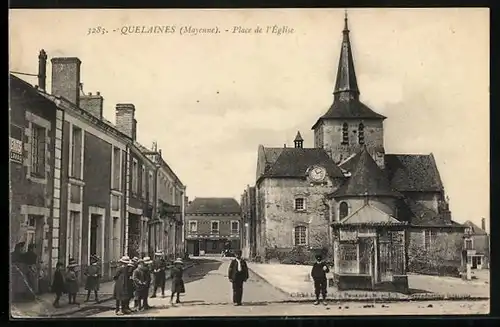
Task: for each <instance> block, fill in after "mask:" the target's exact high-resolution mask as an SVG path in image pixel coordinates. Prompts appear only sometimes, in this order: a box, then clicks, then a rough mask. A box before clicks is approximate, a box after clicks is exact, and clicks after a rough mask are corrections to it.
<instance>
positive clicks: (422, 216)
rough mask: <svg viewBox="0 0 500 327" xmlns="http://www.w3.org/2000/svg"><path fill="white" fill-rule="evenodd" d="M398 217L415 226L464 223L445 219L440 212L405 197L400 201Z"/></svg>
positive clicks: (440, 225) (453, 225)
mask: <svg viewBox="0 0 500 327" xmlns="http://www.w3.org/2000/svg"><path fill="white" fill-rule="evenodd" d="M398 217H401V218H403V219H404V220H408V221H409V222H410V223H411V224H412V225H414V226H429V227H463V225H462V224H459V223H457V222H455V221H453V220H448V219H445V218H443V217H442V216H441V215H440V214H439V213H438V212H436V211H434V210H431V209H429V208H427V207H426V206H424V205H423V204H421V203H418V202H416V201H414V200H412V199H410V198H404V199H403V200H402V201H400V203H399V206H398Z"/></svg>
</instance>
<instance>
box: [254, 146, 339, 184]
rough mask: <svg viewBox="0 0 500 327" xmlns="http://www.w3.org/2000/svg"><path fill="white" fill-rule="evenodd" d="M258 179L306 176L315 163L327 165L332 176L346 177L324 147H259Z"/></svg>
mask: <svg viewBox="0 0 500 327" xmlns="http://www.w3.org/2000/svg"><path fill="white" fill-rule="evenodd" d="M258 157H259V158H258V162H257V180H259V179H260V178H264V177H271V178H286V177H289V178H298V177H305V176H306V170H307V168H309V167H311V166H313V165H320V166H323V167H325V169H326V171H327V173H328V175H329V176H330V177H334V178H335V177H344V175H343V174H342V171H341V170H340V168H339V167H338V166H337V165H336V164H335V163H334V162H333V161H332V159H331V158H330V157H329V156H328V154H327V153H326V152H325V150H324V149H320V148H265V147H263V146H260V147H259V154H258Z"/></svg>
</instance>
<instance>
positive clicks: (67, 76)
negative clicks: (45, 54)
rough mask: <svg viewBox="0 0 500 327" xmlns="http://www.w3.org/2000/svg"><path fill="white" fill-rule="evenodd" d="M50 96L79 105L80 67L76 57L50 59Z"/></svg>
mask: <svg viewBox="0 0 500 327" xmlns="http://www.w3.org/2000/svg"><path fill="white" fill-rule="evenodd" d="M51 62H52V94H53V95H56V96H61V97H63V98H65V99H66V100H69V101H71V102H72V103H73V104H75V105H76V106H77V107H78V106H79V105H80V65H81V64H82V62H81V61H80V59H78V58H76V57H60V58H52V60H51Z"/></svg>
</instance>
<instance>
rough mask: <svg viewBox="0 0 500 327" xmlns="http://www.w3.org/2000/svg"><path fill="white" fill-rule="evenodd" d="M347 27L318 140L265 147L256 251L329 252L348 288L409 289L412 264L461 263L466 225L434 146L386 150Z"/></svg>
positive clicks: (419, 267)
mask: <svg viewBox="0 0 500 327" xmlns="http://www.w3.org/2000/svg"><path fill="white" fill-rule="evenodd" d="M349 33H350V31H349V28H348V18H347V15H346V17H345V20H344V29H343V31H342V44H341V49H340V57H339V63H338V69H337V79H336V83H335V87H334V91H333V103H332V104H331V106H330V107H329V108H328V110H326V113H324V114H323V115H321V116H320V117H319V118H318V119H317V121H316V122H315V123H314V125H313V126H312V130H313V132H314V146H313V147H312V148H306V147H304V144H303V141H304V139H303V136H302V135H301V134H300V132H298V133H297V136H296V138H295V140H294V146H293V147H286V146H284V147H264V146H262V145H259V148H258V159H257V172H256V182H255V219H254V221H252V224H255V227H252V228H253V229H254V230H255V231H256V232H255V233H256V237H255V242H256V244H255V252H256V253H255V256H259V257H261V258H262V259H264V260H269V259H272V258H271V256H275V255H276V253H285V254H286V253H288V252H290V251H293V250H294V249H296V248H304V249H307V251H310V252H314V251H319V250H322V251H323V252H325V251H326V252H328V253H329V255H330V256H331V257H332V260H333V261H334V276H335V278H336V280H337V284H338V285H340V286H345V287H351V286H352V285H353V283H354V284H356V285H358V286H359V285H361V286H363V285H364V286H363V288H376V285H377V284H380V283H386V282H389V283H393V284H398V285H399V286H398V287H402V288H403V289H404V288H405V287H407V281H406V280H407V279H406V273H407V271H427V272H430V271H434V270H436V271H438V270H440V269H441V268H440V267H442V266H445V267H447V268H446V269H449V270H450V271H455V270H458V269H459V268H460V265H461V251H462V249H463V244H464V239H463V232H464V226H463V225H461V224H458V223H456V222H454V221H453V220H452V219H451V212H450V210H449V206H448V200H447V198H446V195H445V188H444V186H443V183H442V180H441V177H440V174H439V170H438V167H437V165H436V161H435V159H434V156H433V154H432V153H428V154H389V153H386V151H385V146H384V122H385V120H386V117H385V116H384V115H381V114H379V113H377V112H375V111H374V110H373V109H371V108H370V107H369V106H368V105H366V104H364V103H363V102H361V100H360V89H359V87H358V82H357V78H356V73H355V69H354V56H353V53H352V49H351V42H350V39H349ZM356 276H358V277H356ZM360 280H361V282H360ZM353 281H354V282H353ZM349 285H350V286H349Z"/></svg>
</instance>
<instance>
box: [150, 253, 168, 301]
mask: <svg viewBox="0 0 500 327" xmlns="http://www.w3.org/2000/svg"><path fill="white" fill-rule="evenodd" d="M152 268H153V275H154V288H153V295H151V297H152V298H155V297H156V291H157V290H158V288H161V296H162V297H165V270H166V269H167V265H166V263H165V260H164V259H163V252H160V251H158V252H156V253H155V260H154V262H153V267H152Z"/></svg>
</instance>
